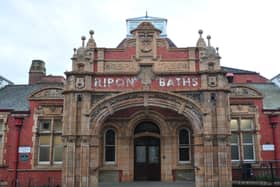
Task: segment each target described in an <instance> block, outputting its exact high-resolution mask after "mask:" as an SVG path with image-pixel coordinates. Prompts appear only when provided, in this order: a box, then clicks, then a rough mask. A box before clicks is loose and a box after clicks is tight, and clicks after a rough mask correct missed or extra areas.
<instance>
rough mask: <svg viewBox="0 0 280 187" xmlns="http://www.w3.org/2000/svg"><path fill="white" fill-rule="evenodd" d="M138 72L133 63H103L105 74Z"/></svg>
mask: <svg viewBox="0 0 280 187" xmlns="http://www.w3.org/2000/svg"><path fill="white" fill-rule="evenodd" d="M137 71H139V67H138V65H137V64H136V63H133V62H105V65H104V72H105V73H125V72H129V73H136V72H137Z"/></svg>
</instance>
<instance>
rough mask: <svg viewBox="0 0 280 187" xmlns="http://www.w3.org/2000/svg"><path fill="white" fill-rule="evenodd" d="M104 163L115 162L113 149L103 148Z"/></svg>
mask: <svg viewBox="0 0 280 187" xmlns="http://www.w3.org/2000/svg"><path fill="white" fill-rule="evenodd" d="M105 161H106V162H113V161H115V147H109V146H107V147H106V148H105Z"/></svg>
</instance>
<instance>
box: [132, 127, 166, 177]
mask: <svg viewBox="0 0 280 187" xmlns="http://www.w3.org/2000/svg"><path fill="white" fill-rule="evenodd" d="M159 134H160V129H159V128H158V126H157V125H156V124H154V123H152V122H142V123H140V124H139V125H137V127H136V128H135V130H134V135H135V139H134V180H135V181H160V176H161V173H160V138H159Z"/></svg>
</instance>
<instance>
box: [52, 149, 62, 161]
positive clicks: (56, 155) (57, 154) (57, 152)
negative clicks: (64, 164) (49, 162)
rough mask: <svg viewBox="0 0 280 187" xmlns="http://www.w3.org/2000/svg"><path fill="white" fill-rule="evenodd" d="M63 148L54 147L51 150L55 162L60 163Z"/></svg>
mask: <svg viewBox="0 0 280 187" xmlns="http://www.w3.org/2000/svg"><path fill="white" fill-rule="evenodd" d="M62 154H63V146H55V147H54V150H53V159H54V161H55V162H61V161H62Z"/></svg>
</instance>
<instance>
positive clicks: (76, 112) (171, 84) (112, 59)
mask: <svg viewBox="0 0 280 187" xmlns="http://www.w3.org/2000/svg"><path fill="white" fill-rule="evenodd" d="M160 33H161V31H160V30H159V29H157V28H155V27H154V25H153V24H152V23H151V22H150V21H142V22H141V23H140V24H139V25H138V26H137V27H136V28H135V29H133V30H131V34H132V36H131V37H128V38H126V39H125V40H124V41H122V43H121V44H120V45H119V46H118V47H117V48H115V49H104V48H97V47H96V44H95V41H94V39H93V36H92V35H93V32H92V31H91V32H90V34H91V36H90V38H89V40H88V41H87V43H86V44H85V38H84V37H83V38H82V40H83V44H82V47H80V48H79V49H77V50H76V51H75V53H74V56H73V57H72V71H70V72H66V75H67V78H66V84H65V89H64V97H65V98H64V125H63V138H64V143H65V154H64V156H65V158H64V165H63V184H65V186H96V185H97V183H98V181H100V180H101V181H102V180H114V179H113V178H114V177H115V178H117V180H120V181H122V182H129V181H135V180H161V181H173V179H174V178H175V177H176V176H182V175H183V177H186V178H187V179H189V180H195V181H196V182H195V183H196V186H217V185H219V186H231V160H230V144H229V136H230V128H229V125H228V124H229V120H230V113H229V106H230V105H229V93H230V87H229V85H228V82H227V79H226V76H225V73H224V71H222V69H221V67H220V56H219V54H218V52H217V51H216V49H215V48H213V47H212V46H210V36H208V45H206V43H205V41H204V39H203V38H202V36H200V38H199V40H198V42H197V46H196V47H189V48H176V47H174V46H173V45H174V44H172V42H171V41H170V40H169V39H167V38H165V37H160ZM200 35H202V31H200ZM109 176H110V177H109ZM112 176H113V178H112ZM115 180H116V179H115Z"/></svg>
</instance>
